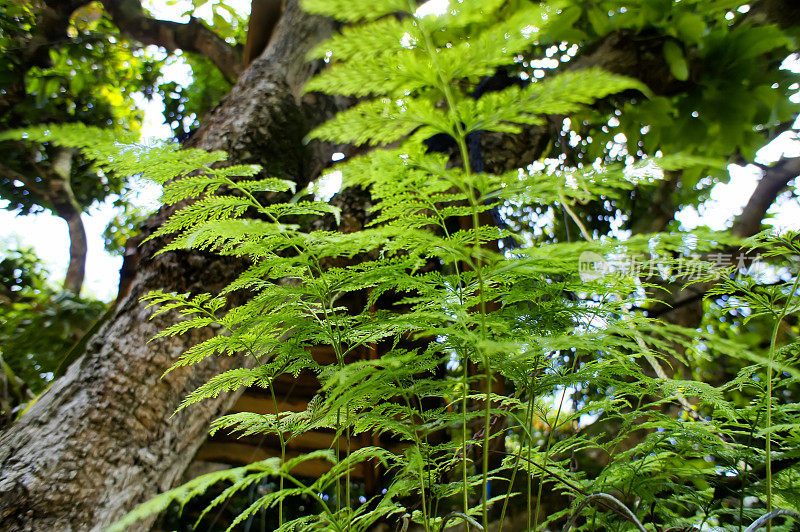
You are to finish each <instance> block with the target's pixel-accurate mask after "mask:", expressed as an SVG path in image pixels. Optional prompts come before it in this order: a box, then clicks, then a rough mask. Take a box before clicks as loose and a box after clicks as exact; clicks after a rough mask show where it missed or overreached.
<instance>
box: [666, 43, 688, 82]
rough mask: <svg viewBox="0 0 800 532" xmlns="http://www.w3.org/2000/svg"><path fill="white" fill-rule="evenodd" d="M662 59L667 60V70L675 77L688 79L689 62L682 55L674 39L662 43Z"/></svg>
mask: <svg viewBox="0 0 800 532" xmlns="http://www.w3.org/2000/svg"><path fill="white" fill-rule="evenodd" d="M664 59H666V60H667V64H668V65H669V70H670V72H672V75H673V76H675V79H678V80H680V81H686V80H687V79H689V64H688V63H687V62H686V58H685V57H684V55H683V50H682V49H681V47H680V46H679V45H678V44H677V43H676V42H675V41H666V42H665V43H664Z"/></svg>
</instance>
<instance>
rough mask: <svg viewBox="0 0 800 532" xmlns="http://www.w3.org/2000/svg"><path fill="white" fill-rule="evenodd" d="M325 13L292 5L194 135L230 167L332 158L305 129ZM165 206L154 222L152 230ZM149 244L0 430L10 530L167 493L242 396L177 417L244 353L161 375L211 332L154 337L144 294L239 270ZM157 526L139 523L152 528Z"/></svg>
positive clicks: (287, 166)
mask: <svg viewBox="0 0 800 532" xmlns="http://www.w3.org/2000/svg"><path fill="white" fill-rule="evenodd" d="M331 29H332V23H331V22H330V21H327V20H324V19H321V18H318V17H312V16H309V15H307V14H305V13H302V12H301V11H300V10H299V8H298V7H297V5H296V2H289V5H288V6H287V9H286V14H285V15H284V18H283V20H282V21H281V23H280V25H279V26H278V28H277V30H276V35H275V38H274V40H273V41H272V44H271V46H270V48H269V49H268V50H267V51H266V52H265V53H264V54H263V55H262V57H261V58H260V59H259V60H257V61H255V62H254V63H253V65H252V66H251V67H250V69H248V71H247V72H245V73H244V74H243V75H242V76H241V78H240V79H239V81H238V82H237V84H236V86H235V87H234V88H233V90H232V92H231V94H230V95H229V96H228V97H227V98H226V99H225V100H224V101H222V102H221V103H220V105H219V106H218V107H217V108H216V109H215V110H214V111H213V112H212V113H210V114H209V116H208V117H207V119H206V121H205V124H204V126H203V127H202V128H201V129H200V130H199V131H198V132H197V133H196V134H195V135H194V137H193V138H192V140H191V141H190V143H191V144H192V145H193V146H194V147H197V148H202V149H207V150H225V151H226V152H228V153H229V154H230V155H231V159H232V161H234V162H237V163H238V162H244V163H260V164H263V165H265V166H266V167H268V168H271V169H272V170H274V171H275V172H282V173H283V174H284V175H287V176H290V177H291V178H293V179H295V180H296V181H297V184H298V189H302V188H303V187H305V186H306V185H307V183H308V181H309V180H310V179H312V178H313V177H314V176H315V175H316V174H317V173H318V171H319V169H321V168H322V166H323V165H324V164H325V163H326V161H329V160H330V153H329V152H326V150H325V147H323V146H321V145H312V146H311V147H310V148H304V147H303V143H302V139H303V137H304V136H305V134H306V133H307V132H308V130H309V128H310V127H312V126H313V125H314V124H315V123H317V122H319V121H321V120H324V119H325V118H326V117H327V116H329V115H330V114H331V113H332V112H334V111H335V109H334V108H333V105H332V104H331V102H330V100H327V99H323V98H320V97H319V96H314V95H309V96H301V88H302V86H303V84H304V83H305V81H306V80H307V79H308V78H309V77H310V76H311V75H312V74H313V71H314V69H315V68H316V67H315V65H313V64H308V63H306V61H305V54H306V53H307V51H308V50H309V48H310V47H311V46H313V45H314V44H315V43H316V42H318V41H319V40H320V39H321V38H324V37H325V36H326V35H328V34H329V33H330V31H331ZM169 214H170V211H169V210H166V209H162V210H161V211H159V212H158V213H156V214H155V215H153V216H152V217H151V218H150V219H149V220H148V222H147V223H146V224H145V225H146V227H145V231H152V230H153V229H154V228H155V227H157V226H158V225H159V224H160V223H162V222H163V220H164V219H165V218H166V217H167V216H168V215H169ZM155 250H156V245H155V244H152V243H151V244H150V245H147V246H145V247H144V249H143V250H142V256H143V259H142V260H141V262H140V266H139V270H138V273H137V275H136V278H135V280H134V282H133V286H132V288H131V293H130V295H129V296H128V297H127V298H126V299H125V300H124V301H121V302H120V304H119V305H118V307H117V309H116V310H115V312H114V315H113V316H112V317H111V318H110V319H109V321H108V322H107V323H106V324H105V325H103V327H102V328H101V329H100V330H99V332H98V334H97V335H96V336H95V337H94V338H93V339H91V340H90V341H89V342H88V344H87V349H86V353H85V354H84V355H83V356H82V357H81V358H80V359H78V360H77V361H76V362H75V363H74V364H72V365H71V366H70V367H69V369H68V370H67V372H66V374H65V375H64V377H62V378H60V379H59V380H57V381H56V382H55V383H54V385H53V386H52V388H51V389H50V390H49V391H48V392H47V393H45V394H44V395H43V396H42V397H41V398H40V399H39V400H38V402H37V403H36V404H35V405H33V406H32V407H31V409H30V410H29V411H28V413H27V414H26V415H25V416H24V417H23V418H22V419H21V420H20V421H19V422H18V423H16V424H15V425H13V426H12V427H10V428H9V429H8V430H7V431H6V432H5V433H4V434H3V435H2V437H0V521H1V522H2V523H3V527H2V528H3V529H4V530H48V531H50V530H59V531H62V530H100V529H102V528H104V527H105V526H107V525H109V524H110V523H112V522H113V521H115V520H116V519H118V518H120V517H121V516H122V515H124V514H125V513H126V512H127V511H129V510H130V509H131V508H133V506H134V505H135V504H138V503H140V502H143V501H145V500H147V499H148V498H150V497H152V496H153V495H155V494H156V493H159V492H161V491H163V490H166V489H169V488H171V487H173V485H175V483H176V482H177V480H178V479H179V478H180V476H181V473H182V472H183V470H184V468H185V467H186V465H187V464H188V463H189V462H190V461H191V459H192V457H193V455H194V453H195V451H196V450H197V448H198V447H199V445H200V444H201V443H202V442H203V440H204V439H205V437H206V433H207V428H208V424H209V422H210V420H211V419H212V418H213V417H214V416H216V415H218V414H220V413H223V412H224V411H226V410H227V408H228V407H229V405H230V404H231V403H232V401H233V400H235V397H234V396H232V395H227V396H220V397H219V398H217V399H215V400H209V401H206V402H204V403H203V404H201V405H198V406H196V407H193V408H191V409H187V410H184V411H182V412H180V413H179V414H177V415H175V416H172V414H173V412H174V411H175V408H176V407H177V406H178V404H179V403H180V401H181V400H182V399H183V398H184V396H185V395H186V394H187V393H189V392H191V391H192V390H194V389H195V388H196V387H197V386H198V385H200V384H201V383H203V382H204V381H206V380H207V379H208V378H209V377H211V376H212V375H215V374H218V373H220V372H221V371H224V370H226V369H229V368H231V367H236V366H240V365H242V364H243V361H242V359H241V358H238V357H225V358H215V359H211V360H208V361H207V363H205V364H204V365H202V366H194V367H191V368H184V369H182V370H180V371H174V372H172V373H170V374H169V375H168V376H166V377H164V378H163V379H162V378H161V375H162V374H163V373H164V371H165V370H166V369H168V368H169V367H170V366H171V365H172V363H173V362H174V361H175V360H176V359H177V357H178V356H180V355H181V353H182V352H183V351H184V350H185V349H186V348H188V347H189V346H191V345H194V344H196V343H198V342H201V341H202V340H204V339H205V338H208V337H209V336H210V335H212V334H214V331H211V330H203V331H197V332H195V333H194V334H191V335H186V336H183V337H178V338H173V339H169V340H161V341H157V342H153V343H149V344H148V343H147V342H148V340H149V339H150V338H151V337H152V336H153V335H154V334H156V333H157V332H158V331H159V330H160V329H162V328H163V327H164V326H165V325H167V324H168V323H169V322H170V321H171V320H173V319H174V318H173V317H170V316H167V317H166V318H163V319H161V318H159V319H156V320H153V321H150V320H149V319H148V317H149V315H150V314H151V311H149V310H147V309H146V308H145V305H144V304H142V303H140V302H139V297H141V296H142V295H144V294H146V293H147V292H149V291H150V290H153V289H162V290H168V291H177V292H195V293H198V292H206V291H215V290H219V289H220V288H221V287H223V286H224V285H225V284H226V283H227V282H229V281H230V280H231V279H232V278H233V276H234V275H235V274H236V273H237V272H238V271H239V267H240V266H241V265H239V264H236V263H234V262H232V261H231V260H228V259H223V258H219V257H214V256H210V255H206V254H201V253H194V252H192V253H169V254H164V255H161V256H159V257H157V258H151V257H152V254H153V252H154V251H155ZM148 526H149V523H143V524H142V525H141V527H142V528H143V529H146V528H147V527H148Z"/></svg>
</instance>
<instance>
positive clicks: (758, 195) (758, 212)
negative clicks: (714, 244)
mask: <svg viewBox="0 0 800 532" xmlns="http://www.w3.org/2000/svg"><path fill="white" fill-rule="evenodd" d="M798 175H800V157H795V158H791V159H781V160H780V161H778V162H777V163H775V164H774V165H772V166H770V167H767V168H765V169H764V175H763V177H762V178H761V180H760V181H759V182H758V185H757V186H756V189H755V191H753V194H752V195H751V196H750V199H749V200H748V202H747V205H745V207H744V210H742V214H741V215H740V216H739V218H738V219H737V220H736V223H735V224H734V225H733V233H734V234H736V235H737V236H741V237H748V236H752V235H754V234H756V233H758V232H759V230H760V229H761V221H762V220H763V219H764V216H766V214H767V210H769V208H770V207H771V206H772V204H773V203H774V202H775V200H776V199H777V197H778V195H779V194H780V193H781V192H782V191H783V190H784V189H785V188H786V186H787V185H788V184H789V183H790V182H791V181H792V180H793V179H794V178H796V177H797V176H798Z"/></svg>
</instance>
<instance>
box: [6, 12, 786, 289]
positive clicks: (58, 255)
mask: <svg viewBox="0 0 800 532" xmlns="http://www.w3.org/2000/svg"><path fill="white" fill-rule="evenodd" d="M227 3H228V4H229V5H232V6H233V7H235V8H236V9H237V10H239V11H240V12H241V13H247V12H248V10H249V7H250V0H228V1H227ZM144 4H145V5H146V6H147V7H148V8H149V9H150V10H151V12H152V13H153V15H154V16H156V17H158V18H161V19H169V20H175V21H183V22H185V21H186V20H187V19H188V18H187V17H183V16H182V13H184V12H185V11H187V10H188V9H190V6H191V2H190V1H188V0H178V2H177V3H176V4H175V5H173V6H169V7H168V6H166V4H165V2H163V0H162V1H153V0H150V1H149V2H144ZM210 5H211V4H210V3H208V4H206V5H205V6H203V7H201V8H200V9H199V10H198V11H197V12H196V15H197V16H202V17H204V18H206V17H207V18H210V14H211V12H210ZM442 6H446V3H445V2H444V1H443V0H431V1H430V2H428V3H426V4H423V6H422V7H421V8H420V10H419V11H418V15H426V14H434V13H439V12H441V11H442V10H443V9H442ZM784 66H786V67H787V68H791V69H792V70H795V69H797V70H800V61H799V60H798V59H797V57H794V58H793V60H791V61H787V63H786V64H785V65H784ZM797 70H795V71H797ZM162 72H163V77H164V81H176V82H178V83H181V84H187V83H188V82H189V81H190V80H191V69H190V68H189V67H188V66H187V65H186V63H184V62H183V61H182V60H181V59H180V58H177V59H175V60H173V61H172V63H171V64H170V65H168V66H167V67H165V68H164V69H163V70H162ZM795 97H798V96H797V95H795ZM793 99H794V98H793ZM136 103H137V105H138V106H139V107H140V108H142V109H143V110H144V122H143V125H142V140H143V141H148V140H152V139H167V138H169V137H170V135H171V132H170V129H169V127H168V126H167V125H166V124H164V123H163V121H164V119H163V114H162V112H163V102H162V101H161V100H160V99H159V98H158V97H156V98H154V99H152V100H149V101H148V100H147V99H146V98H144V97H143V96H141V95H140V96H139V97H137V98H136ZM795 127H798V124H797V123H795ZM784 155H785V156H789V157H792V156H800V140H798V138H797V134H796V132H785V133H783V134H782V135H781V136H779V137H778V138H777V139H776V140H775V141H773V142H772V143H771V144H769V145H768V146H765V147H764V148H763V149H762V150H760V151H759V152H758V155H757V159H756V161H757V162H758V163H761V164H769V163H771V162H773V161H776V160H778V159H779V158H780V157H781V156H784ZM728 169H729V171H730V174H731V179H730V181H729V182H728V183H719V184H717V185H716V186H715V187H714V188H713V190H712V192H711V199H710V200H709V201H707V202H706V203H705V204H703V205H702V206H701V207H700V209H699V211H698V210H697V209H695V208H693V207H688V208H685V209H683V210H682V211H680V212H679V213H678V214H677V216H676V218H677V219H678V221H680V222H681V224H682V226H683V227H684V228H685V229H687V230H691V229H693V228H695V227H698V226H700V225H708V226H709V227H710V228H711V229H714V230H722V229H725V228H726V227H729V226H730V224H731V222H732V220H733V218H734V217H735V216H736V215H737V214H739V213H740V212H741V210H742V208H743V207H744V205H745V204H746V202H747V199H748V198H749V197H750V195H751V194H752V192H753V190H754V189H755V187H756V184H757V182H758V178H759V177H760V171H759V170H758V168H757V167H755V166H752V165H751V166H748V167H739V166H736V165H731V166H729V167H728ZM794 186H795V187H796V188H797V187H798V184H797V183H796V184H795V185H794ZM333 188H334V189H335V188H336V185H335V184H334V185H333ZM798 193H800V190H798ZM323 195H325V196H328V195H330V191H329V193H327V194H323ZM158 196H159V190H158V187H157V186H156V185H154V184H151V183H146V182H144V181H142V180H138V181H134V182H132V183H131V192H130V199H131V201H132V202H133V203H135V204H137V205H140V206H142V207H145V208H148V209H155V208H156V207H157V206H158ZM113 201H114V198H109V200H107V201H106V202H103V203H95V204H94V205H93V206H92V207H91V208H89V209H88V211H87V212H86V213H84V214H83V216H82V219H83V222H84V225H85V227H86V232H87V237H88V241H89V250H88V255H87V265H86V280H85V283H84V292H83V295H91V296H94V297H97V298H99V299H102V300H104V301H110V300H112V299H113V298H114V297H115V296H116V290H117V285H118V282H119V269H120V267H121V265H122V258H121V257H118V256H111V255H109V254H108V253H106V251H105V250H104V248H103V239H102V233H103V230H104V229H105V227H106V225H107V224H108V222H109V220H110V219H111V218H112V217H113V216H114V214H115V209H114V207H113V205H112V204H113ZM770 213H773V214H775V216H774V217H773V218H772V219H771V220H770V221H769V222H768V223H770V224H772V225H774V226H775V227H777V228H779V229H781V230H786V229H795V230H797V229H800V201H798V199H797V198H790V197H789V194H784V195H783V196H782V197H781V198H779V200H778V202H777V204H776V205H773V207H772V208H771V209H770ZM0 227H2V230H0V245H3V244H7V245H9V246H11V247H14V246H15V245H16V244H17V243H18V244H20V245H24V246H31V247H33V248H34V249H35V251H36V253H37V255H38V256H39V258H40V259H41V260H42V261H43V263H44V264H45V268H46V269H47V270H48V271H49V273H50V275H51V279H53V282H54V283H59V282H60V280H61V279H63V276H64V274H65V272H66V267H67V262H68V260H69V253H68V250H69V236H68V232H67V226H66V223H65V222H64V221H63V220H61V219H60V218H58V217H56V216H53V215H52V214H46V213H45V214H37V215H30V216H16V215H14V214H13V213H12V212H9V211H7V210H4V209H0Z"/></svg>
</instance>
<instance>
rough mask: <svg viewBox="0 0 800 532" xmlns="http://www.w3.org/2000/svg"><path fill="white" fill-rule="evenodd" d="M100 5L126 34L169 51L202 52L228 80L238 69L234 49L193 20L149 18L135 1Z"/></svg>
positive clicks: (239, 64)
mask: <svg viewBox="0 0 800 532" xmlns="http://www.w3.org/2000/svg"><path fill="white" fill-rule="evenodd" d="M103 6H104V7H105V8H106V10H107V11H108V12H109V14H110V15H111V18H112V19H113V20H114V24H116V25H117V27H118V28H119V30H120V32H121V33H122V34H123V35H125V36H126V37H130V38H132V39H135V40H137V41H139V42H141V43H142V44H155V45H157V46H163V47H164V48H166V49H167V51H169V52H173V51H175V50H176V49H178V48H180V49H181V50H185V51H187V52H195V53H199V54H202V55H204V56H205V57H207V58H208V59H210V60H211V62H213V63H214V65H216V67H217V68H219V70H220V72H222V74H223V75H224V76H225V77H226V78H228V80H229V81H231V82H233V81H235V80H236V78H237V77H239V74H240V73H241V71H242V59H241V57H240V55H239V53H238V52H237V51H236V49H235V48H234V47H233V46H231V45H229V44H227V43H226V42H225V41H224V40H223V39H221V38H220V37H219V36H218V35H216V34H215V33H214V32H212V31H211V30H209V29H208V28H207V27H206V26H204V25H203V24H202V23H201V22H200V21H198V20H197V19H194V18H192V19H190V20H189V22H188V23H186V24H184V23H181V22H173V21H169V20H157V19H153V18H150V17H148V16H147V15H146V14H145V12H144V10H143V9H142V5H141V3H140V2H139V0H103Z"/></svg>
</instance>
